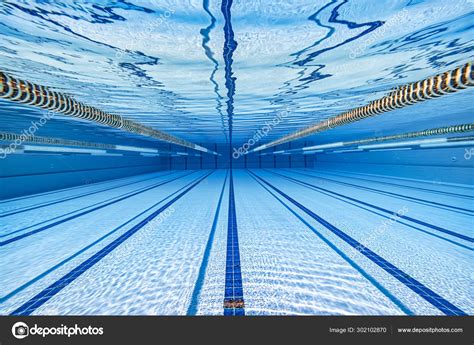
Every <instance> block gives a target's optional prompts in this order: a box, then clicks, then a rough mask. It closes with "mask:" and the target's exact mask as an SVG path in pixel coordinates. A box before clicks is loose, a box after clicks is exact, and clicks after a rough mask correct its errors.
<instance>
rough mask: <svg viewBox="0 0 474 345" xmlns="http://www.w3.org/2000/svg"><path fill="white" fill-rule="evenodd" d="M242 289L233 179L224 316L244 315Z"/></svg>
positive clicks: (228, 223)
mask: <svg viewBox="0 0 474 345" xmlns="http://www.w3.org/2000/svg"><path fill="white" fill-rule="evenodd" d="M244 308H245V303H244V289H243V286H242V272H241V269H240V250H239V237H238V229H237V214H236V212H235V196H234V178H233V174H232V169H231V170H230V180H229V212H228V221H227V253H226V265H225V291H224V315H226V316H240V315H245V309H244Z"/></svg>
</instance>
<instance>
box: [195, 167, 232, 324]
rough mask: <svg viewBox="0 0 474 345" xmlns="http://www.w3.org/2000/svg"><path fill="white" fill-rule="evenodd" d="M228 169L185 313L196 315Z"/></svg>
mask: <svg viewBox="0 0 474 345" xmlns="http://www.w3.org/2000/svg"><path fill="white" fill-rule="evenodd" d="M228 175H229V171H228V170H227V173H226V175H225V179H224V184H223V185H222V189H221V194H220V195H219V201H218V202H217V207H216V212H215V214H214V220H213V222H212V227H211V231H210V233H209V238H208V240H207V244H206V249H205V250H204V254H203V257H202V262H201V266H200V268H199V273H198V277H197V279H196V283H195V284H194V290H193V294H192V295H191V302H190V303H189V307H188V312H187V315H196V314H197V311H198V305H199V297H200V296H201V291H202V287H203V285H204V278H205V276H206V270H207V266H208V264H209V255H210V254H211V249H212V243H213V242H214V235H215V233H216V229H217V221H218V220H219V213H220V209H221V205H222V198H223V196H224V191H225V185H226V183H227V177H228Z"/></svg>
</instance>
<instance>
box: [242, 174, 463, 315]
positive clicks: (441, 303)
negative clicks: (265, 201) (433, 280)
mask: <svg viewBox="0 0 474 345" xmlns="http://www.w3.org/2000/svg"><path fill="white" fill-rule="evenodd" d="M250 174H251V175H253V176H255V177H256V178H257V179H258V180H260V181H262V182H263V183H264V184H266V185H267V186H268V187H270V188H271V189H273V190H274V191H275V192H277V193H278V194H280V195H281V196H282V197H284V198H285V199H286V200H288V201H289V202H291V203H292V204H293V205H295V206H296V207H298V208H299V209H300V210H302V211H303V212H305V213H306V214H307V215H308V216H310V217H311V218H313V219H314V220H316V221H317V222H318V223H319V224H321V225H322V226H324V227H325V228H326V229H328V230H329V231H331V232H332V233H333V234H334V235H336V236H338V237H339V238H340V239H341V240H343V241H344V242H345V243H347V244H348V245H350V246H351V247H352V248H354V249H355V250H356V251H357V252H359V253H360V254H362V255H364V256H365V257H366V258H367V259H369V260H370V261H372V262H373V263H375V264H376V265H378V266H379V267H380V268H381V269H383V270H384V271H385V272H387V273H388V274H390V275H391V276H392V277H394V278H395V279H397V280H398V281H399V282H401V283H402V284H404V285H405V286H406V287H407V288H409V289H410V290H412V291H413V292H415V293H416V294H417V295H418V296H420V297H421V298H423V299H424V300H425V301H426V302H428V303H430V304H431V305H432V306H434V307H436V308H437V309H439V310H440V311H441V312H443V313H444V314H446V315H452V316H454V315H467V314H466V312H464V311H463V310H461V309H460V308H458V307H456V306H455V305H453V304H452V303H451V302H449V301H448V300H446V299H444V298H443V297H442V296H440V295H438V294H437V293H436V292H434V291H433V290H431V289H430V288H428V287H427V286H425V285H424V284H422V283H421V282H419V281H418V280H416V279H415V278H413V277H412V276H410V275H409V274H407V273H406V272H404V271H402V270H401V269H399V268H398V267H397V266H395V265H393V264H392V263H390V262H388V261H387V260H385V259H384V258H383V257H381V256H380V255H378V254H377V253H375V252H373V251H372V250H370V249H369V248H368V247H366V246H364V245H363V244H362V243H360V242H358V241H357V240H355V239H354V238H352V237H351V236H349V235H348V234H346V233H345V232H343V231H342V230H340V229H338V228H336V227H335V226H334V225H332V224H331V223H329V222H328V221H326V220H325V219H323V218H322V217H320V216H319V215H317V214H316V213H314V212H313V211H311V210H310V209H308V208H307V207H305V206H304V205H302V204H300V203H299V202H298V201H296V200H295V199H293V198H292V197H290V196H289V195H287V194H286V193H284V192H283V191H281V190H280V189H278V188H276V187H275V186H273V185H272V184H270V183H269V182H268V181H266V180H264V179H263V178H261V177H260V176H258V175H256V174H255V173H253V172H251V171H250Z"/></svg>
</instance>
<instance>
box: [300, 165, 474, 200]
mask: <svg viewBox="0 0 474 345" xmlns="http://www.w3.org/2000/svg"><path fill="white" fill-rule="evenodd" d="M304 170H308V171H314V172H316V173H318V174H323V175H330V176H331V175H332V176H338V177H344V178H348V179H354V180H360V181H367V182H371V183H380V184H384V185H388V186H395V187H399V188H409V189H415V190H420V191H423V192H427V193H435V194H442V195H448V196H453V197H457V198H463V199H473V198H474V196H472V195H467V194H458V193H452V192H445V191H440V190H433V189H429V188H422V187H415V186H408V185H404V184H399V183H394V182H385V181H380V180H369V179H366V178H362V177H354V176H352V175H362V176H370V175H366V174H357V173H353V172H351V173H349V172H342V171H341V173H339V174H337V173H334V172H331V173H329V172H327V171H324V172H322V171H319V170H314V169H304ZM343 174H347V175H349V176H347V175H343ZM378 177H379V178H382V179H387V180H390V179H396V178H394V177H383V176H378ZM408 182H411V183H429V182H425V181H410V180H408ZM431 184H433V183H431ZM443 186H446V187H455V186H449V185H443ZM457 188H459V187H457Z"/></svg>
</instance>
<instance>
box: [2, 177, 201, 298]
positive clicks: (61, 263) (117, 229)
mask: <svg viewBox="0 0 474 345" xmlns="http://www.w3.org/2000/svg"><path fill="white" fill-rule="evenodd" d="M202 176H204V175H202ZM202 176H200V177H202ZM200 177H198V178H196V179H195V180H193V181H191V182H189V183H187V184H186V185H184V186H183V187H181V188H179V189H178V190H177V191H175V192H173V193H171V194H170V195H168V196H167V197H165V198H163V199H161V200H160V201H158V202H157V203H155V204H153V205H152V206H150V207H148V208H147V209H146V210H144V211H142V212H140V213H139V214H137V215H136V216H134V217H132V218H130V219H129V220H127V221H126V222H125V223H122V224H121V225H119V226H118V227H117V228H115V229H113V230H112V231H110V232H108V233H106V234H105V235H103V236H102V237H100V238H99V239H97V240H95V241H94V242H92V243H91V244H88V245H87V246H85V247H84V248H82V249H81V250H79V251H77V252H76V253H74V254H73V255H71V256H69V257H67V258H66V259H64V260H63V261H61V262H60V263H58V264H56V265H54V266H53V267H51V268H49V269H48V270H46V271H45V272H43V273H41V274H39V275H37V276H36V277H35V278H33V279H31V280H30V281H28V282H26V283H24V284H23V285H21V286H19V287H18V288H16V289H15V290H13V291H11V292H10V293H8V294H6V295H5V296H3V297H0V304H1V303H3V302H5V301H6V300H8V299H10V298H11V297H13V296H15V295H16V294H17V293H19V292H21V291H23V290H24V289H26V288H27V287H29V286H31V285H32V284H34V283H36V282H37V281H38V280H40V279H42V278H43V277H45V276H47V275H48V274H50V273H51V272H53V271H55V270H56V269H58V268H59V267H61V266H63V265H64V264H66V263H67V262H69V261H71V260H72V259H74V258H75V257H77V256H79V255H80V254H82V253H84V252H85V251H86V250H88V249H90V248H92V247H93V246H95V245H96V244H98V243H100V242H102V241H103V240H105V239H106V238H108V237H109V236H111V235H113V234H114V233H116V232H117V231H119V230H120V229H122V228H123V227H125V226H126V225H128V224H130V223H131V222H133V221H134V220H135V219H137V218H139V217H141V216H142V215H144V214H145V213H147V212H148V211H150V210H151V209H153V208H155V207H156V206H158V205H159V204H161V203H162V202H164V201H165V200H167V199H169V198H171V197H172V196H173V195H175V194H177V193H179V192H180V191H182V190H184V189H186V188H187V187H188V186H190V185H191V184H193V183H194V182H195V181H197V180H198V179H199V178H200Z"/></svg>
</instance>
